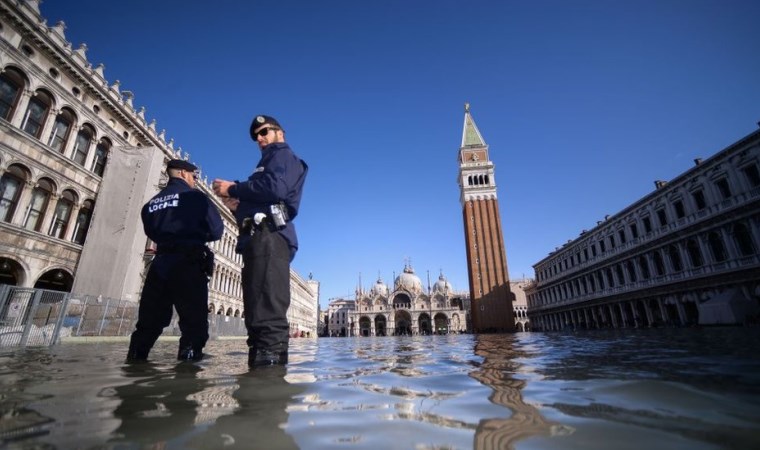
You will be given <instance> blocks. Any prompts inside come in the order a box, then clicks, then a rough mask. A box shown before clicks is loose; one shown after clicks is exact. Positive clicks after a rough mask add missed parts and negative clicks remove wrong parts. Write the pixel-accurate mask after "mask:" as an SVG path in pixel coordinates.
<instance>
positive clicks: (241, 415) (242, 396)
mask: <svg viewBox="0 0 760 450" xmlns="http://www.w3.org/2000/svg"><path fill="white" fill-rule="evenodd" d="M285 370H286V369H285V367H282V366H280V367H272V368H270V369H268V370H266V371H251V372H246V373H243V374H241V375H238V376H237V380H236V381H237V384H238V386H239V387H238V388H237V389H236V390H235V391H233V392H232V398H233V399H235V401H236V402H237V404H238V407H237V409H236V410H235V412H233V413H232V414H230V415H226V416H222V417H219V418H218V419H216V422H215V423H214V424H213V425H212V426H211V427H209V429H208V430H207V431H206V432H205V433H203V434H202V435H200V436H195V437H193V439H192V441H191V444H192V445H191V446H190V447H191V448H225V449H228V448H229V449H296V448H299V447H298V445H296V442H295V440H294V439H293V437H292V436H291V435H290V434H288V432H287V428H285V429H283V426H284V425H285V424H287V422H288V411H287V408H288V405H289V404H291V403H292V402H294V401H295V400H294V397H295V396H297V395H299V394H301V393H303V392H304V391H305V390H306V388H305V387H304V385H301V384H291V383H288V382H287V381H286V380H285V379H284V375H285Z"/></svg>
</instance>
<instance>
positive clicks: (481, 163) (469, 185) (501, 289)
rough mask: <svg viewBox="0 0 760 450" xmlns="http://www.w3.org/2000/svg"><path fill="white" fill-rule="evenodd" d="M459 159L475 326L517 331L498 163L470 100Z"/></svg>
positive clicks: (473, 323)
mask: <svg viewBox="0 0 760 450" xmlns="http://www.w3.org/2000/svg"><path fill="white" fill-rule="evenodd" d="M458 159H459V189H460V192H461V197H460V202H461V203H462V218H463V220H464V236H465V237H464V240H465V245H466V246H467V274H468V278H469V282H470V299H471V308H472V311H471V317H472V328H473V331H475V332H496V331H513V330H514V328H515V318H514V312H513V308H512V301H513V299H514V294H512V292H511V291H510V290H509V272H508V271H507V252H506V250H505V249H504V236H503V233H502V228H501V218H500V216H499V201H498V199H497V198H496V180H495V179H494V164H493V162H491V160H490V159H489V157H488V145H486V143H485V141H484V140H483V136H481V135H480V131H479V130H478V127H477V126H475V121H474V120H473V119H472V116H471V115H470V105H469V103H467V104H465V107H464V129H463V130H462V146H461V148H460V149H459V158H458Z"/></svg>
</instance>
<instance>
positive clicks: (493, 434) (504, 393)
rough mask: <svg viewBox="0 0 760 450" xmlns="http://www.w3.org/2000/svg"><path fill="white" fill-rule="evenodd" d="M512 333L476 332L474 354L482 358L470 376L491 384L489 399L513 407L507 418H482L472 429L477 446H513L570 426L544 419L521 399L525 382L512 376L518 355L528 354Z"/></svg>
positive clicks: (564, 431) (565, 430) (562, 432)
mask: <svg viewBox="0 0 760 450" xmlns="http://www.w3.org/2000/svg"><path fill="white" fill-rule="evenodd" d="M516 340H517V338H516V337H515V335H479V336H477V338H476V342H475V354H477V355H479V356H482V357H483V358H484V360H483V362H482V363H481V364H480V366H479V368H478V370H476V371H474V372H471V373H470V376H471V377H473V378H475V379H476V380H478V381H480V382H481V383H483V384H485V385H486V386H489V387H491V388H492V389H493V390H494V392H493V394H492V395H490V396H489V397H488V399H489V400H490V401H492V402H494V403H496V404H498V405H502V406H506V407H507V408H509V409H510V410H511V411H512V415H511V416H510V417H509V418H507V419H494V418H489V419H483V420H481V421H480V423H478V428H477V430H476V432H475V441H474V442H475V443H474V448H476V449H483V450H488V449H512V448H514V444H515V443H516V442H518V441H520V440H523V439H526V438H529V437H532V436H540V435H543V436H554V435H565V434H570V433H572V432H573V429H572V428H570V427H568V426H565V425H560V424H557V423H553V422H549V421H547V420H546V419H545V418H544V417H543V416H542V415H541V413H540V412H539V411H538V409H537V408H535V407H534V406H531V405H528V404H526V403H525V402H524V401H523V398H522V393H521V391H522V390H523V388H524V387H525V385H526V384H527V383H526V382H525V381H524V380H519V379H515V378H514V377H513V375H514V373H515V372H516V371H517V369H518V363H517V362H516V359H517V358H526V357H528V356H529V355H528V354H527V353H525V352H524V351H520V350H517V349H516V345H515V344H516Z"/></svg>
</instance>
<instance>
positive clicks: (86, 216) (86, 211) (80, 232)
mask: <svg viewBox="0 0 760 450" xmlns="http://www.w3.org/2000/svg"><path fill="white" fill-rule="evenodd" d="M93 207H94V203H93V202H92V200H85V201H84V203H83V204H82V207H81V208H80V209H79V214H78V215H77V222H76V226H75V228H74V239H73V240H74V242H76V243H77V244H84V240H85V238H86V237H87V231H88V229H89V228H90V219H92V209H93Z"/></svg>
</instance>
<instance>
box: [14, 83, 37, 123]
mask: <svg viewBox="0 0 760 450" xmlns="http://www.w3.org/2000/svg"><path fill="white" fill-rule="evenodd" d="M32 95H34V91H31V90H29V89H24V90H23V91H22V92H21V96H20V97H19V99H18V104H17V105H16V111H15V113H14V114H13V120H11V125H13V126H14V127H16V128H19V129H20V128H21V124H22V123H23V122H24V116H26V110H27V109H28V108H29V99H30V98H32Z"/></svg>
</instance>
